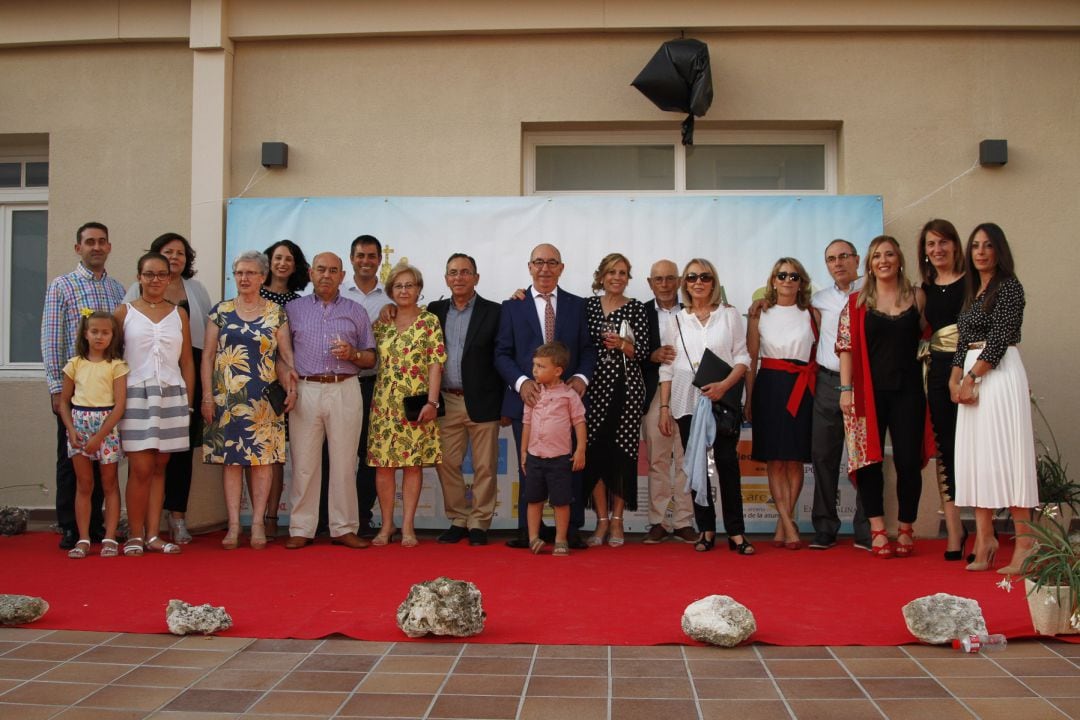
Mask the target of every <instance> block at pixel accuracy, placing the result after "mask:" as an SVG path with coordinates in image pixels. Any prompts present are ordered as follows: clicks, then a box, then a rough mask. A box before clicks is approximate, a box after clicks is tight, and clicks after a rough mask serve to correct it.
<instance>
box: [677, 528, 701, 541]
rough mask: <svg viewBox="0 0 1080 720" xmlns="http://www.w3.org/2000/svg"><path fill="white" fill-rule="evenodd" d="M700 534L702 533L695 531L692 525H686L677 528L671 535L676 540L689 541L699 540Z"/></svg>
mask: <svg viewBox="0 0 1080 720" xmlns="http://www.w3.org/2000/svg"><path fill="white" fill-rule="evenodd" d="M700 536H701V533H699V532H697V531H695V530H694V528H692V527H690V526H689V525H687V526H686V527H681V528H675V530H674V532H672V533H671V537H673V538H675V539H676V540H679V541H681V542H688V543H694V542H697V540H698V538H699V537H700Z"/></svg>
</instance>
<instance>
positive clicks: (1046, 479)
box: [1031, 395, 1080, 530]
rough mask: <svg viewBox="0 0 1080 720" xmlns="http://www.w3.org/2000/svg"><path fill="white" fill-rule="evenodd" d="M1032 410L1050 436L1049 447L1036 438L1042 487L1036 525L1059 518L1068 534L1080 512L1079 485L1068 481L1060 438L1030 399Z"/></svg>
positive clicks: (1038, 472)
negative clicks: (1060, 447)
mask: <svg viewBox="0 0 1080 720" xmlns="http://www.w3.org/2000/svg"><path fill="white" fill-rule="evenodd" d="M1031 406H1032V407H1033V408H1035V412H1036V413H1038V415H1039V418H1040V419H1041V420H1042V423H1043V425H1045V426H1046V431H1047V433H1048V434H1049V435H1050V445H1047V444H1046V443H1045V442H1044V441H1043V439H1042V438H1041V437H1038V436H1036V439H1035V445H1036V450H1037V452H1038V455H1037V456H1036V458H1035V475H1036V478H1037V479H1038V483H1039V504H1040V507H1039V510H1038V513H1037V514H1038V517H1037V518H1036V520H1037V522H1039V523H1042V522H1044V519H1045V518H1046V517H1047V515H1050V516H1053V517H1054V518H1056V521H1059V522H1061V524H1063V525H1064V526H1065V529H1066V530H1068V529H1069V527H1070V525H1071V523H1072V518H1073V516H1075V515H1076V511H1077V509H1078V508H1080V484H1077V483H1076V482H1073V481H1072V480H1071V479H1070V478H1069V473H1068V470H1069V466H1068V463H1066V462H1065V460H1064V458H1062V456H1061V450H1060V449H1059V448H1058V443H1057V437H1056V436H1055V435H1054V429H1053V428H1052V427H1051V426H1050V421H1049V420H1047V419H1046V415H1045V414H1044V413H1043V411H1042V408H1041V407H1039V402H1038V400H1037V399H1036V398H1035V396H1034V395H1032V396H1031Z"/></svg>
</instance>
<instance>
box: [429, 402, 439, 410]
mask: <svg viewBox="0 0 1080 720" xmlns="http://www.w3.org/2000/svg"><path fill="white" fill-rule="evenodd" d="M427 404H428V405H430V406H431V407H433V408H435V409H436V410H438V409H439V401H438V400H428V401H427Z"/></svg>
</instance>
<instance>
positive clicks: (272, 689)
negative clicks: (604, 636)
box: [0, 628, 1080, 720]
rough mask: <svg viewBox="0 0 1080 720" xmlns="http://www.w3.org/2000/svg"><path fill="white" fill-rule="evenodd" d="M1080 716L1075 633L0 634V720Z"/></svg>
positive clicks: (1079, 651) (1034, 719) (1079, 649)
mask: <svg viewBox="0 0 1080 720" xmlns="http://www.w3.org/2000/svg"><path fill="white" fill-rule="evenodd" d="M147 717H152V718H174V719H176V720H180V719H181V718H183V719H192V720H194V719H199V720H218V719H221V718H275V719H277V720H284V719H285V718H312V717H318V718H354V717H362V718H523V719H524V718H540V719H543V720H553V719H555V720H557V719H559V718H572V720H593V719H594V718H597V719H606V718H614V719H616V720H624V719H625V720H634V719H636V718H650V719H654V718H664V719H665V720H668V719H670V720H682V719H683V718H687V719H690V720H693V719H695V718H697V719H700V720H706V719H708V718H724V720H730V719H731V718H737V719H738V720H758V719H763V718H770V719H771V718H800V719H803V718H822V719H828V720H843V719H845V718H859V719H860V720H862V719H863V718H895V719H897V720H906V719H908V718H910V719H913V720H915V719H917V720H923V719H924V718H933V720H951V719H952V718H971V717H978V718H987V719H990V718H1009V720H1015V719H1016V718H1024V720H1039V719H1041V718H1054V719H1055V720H1061V719H1062V718H1070V717H1071V718H1080V645H1073V644H1067V643H1060V642H1053V641H1047V642H1037V641H1027V642H1015V643H1012V644H1010V645H1009V647H1008V648H1007V649H1005V650H1004V651H1002V652H998V653H993V654H986V655H976V656H968V655H962V654H958V653H956V652H954V651H952V650H950V649H945V648H938V647H923V646H905V647H832V648H829V647H802V648H782V647H772V646H767V645H753V646H748V647H740V648H735V649H732V650H723V649H718V648H706V647H675V646H660V647H620V646H611V647H607V646H599V647H598V646H552V645H482V644H463V643H377V642H361V641H356V640H349V639H326V640H252V639H247V638H203V637H189V638H176V637H172V636H169V635H124V634H115V633H91V632H73V631H48V630H30V629H15V628H7V629H3V628H0V719H7V718H11V719H12V720H36V719H37V718H63V719H64V720H91V719H95V720H99V719H100V720H104V719H106V718H107V719H108V720H128V719H129V718H130V719H132V720H134V719H135V718H147Z"/></svg>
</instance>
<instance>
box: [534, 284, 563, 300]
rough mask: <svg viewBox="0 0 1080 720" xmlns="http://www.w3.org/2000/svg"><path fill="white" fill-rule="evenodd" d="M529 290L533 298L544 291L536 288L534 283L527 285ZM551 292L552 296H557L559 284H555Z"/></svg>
mask: <svg viewBox="0 0 1080 720" xmlns="http://www.w3.org/2000/svg"><path fill="white" fill-rule="evenodd" d="M529 292H530V293H531V294H532V296H533V299H534V300H535V299H536V298H538V297H540V296H542V295H543V294H544V293H542V292H540V291H539V290H537V289H536V286H535V285H530V286H529ZM551 294H552V295H553V296H557V295H558V294H559V286H558V285H556V286H555V289H554V290H552V291H551Z"/></svg>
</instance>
